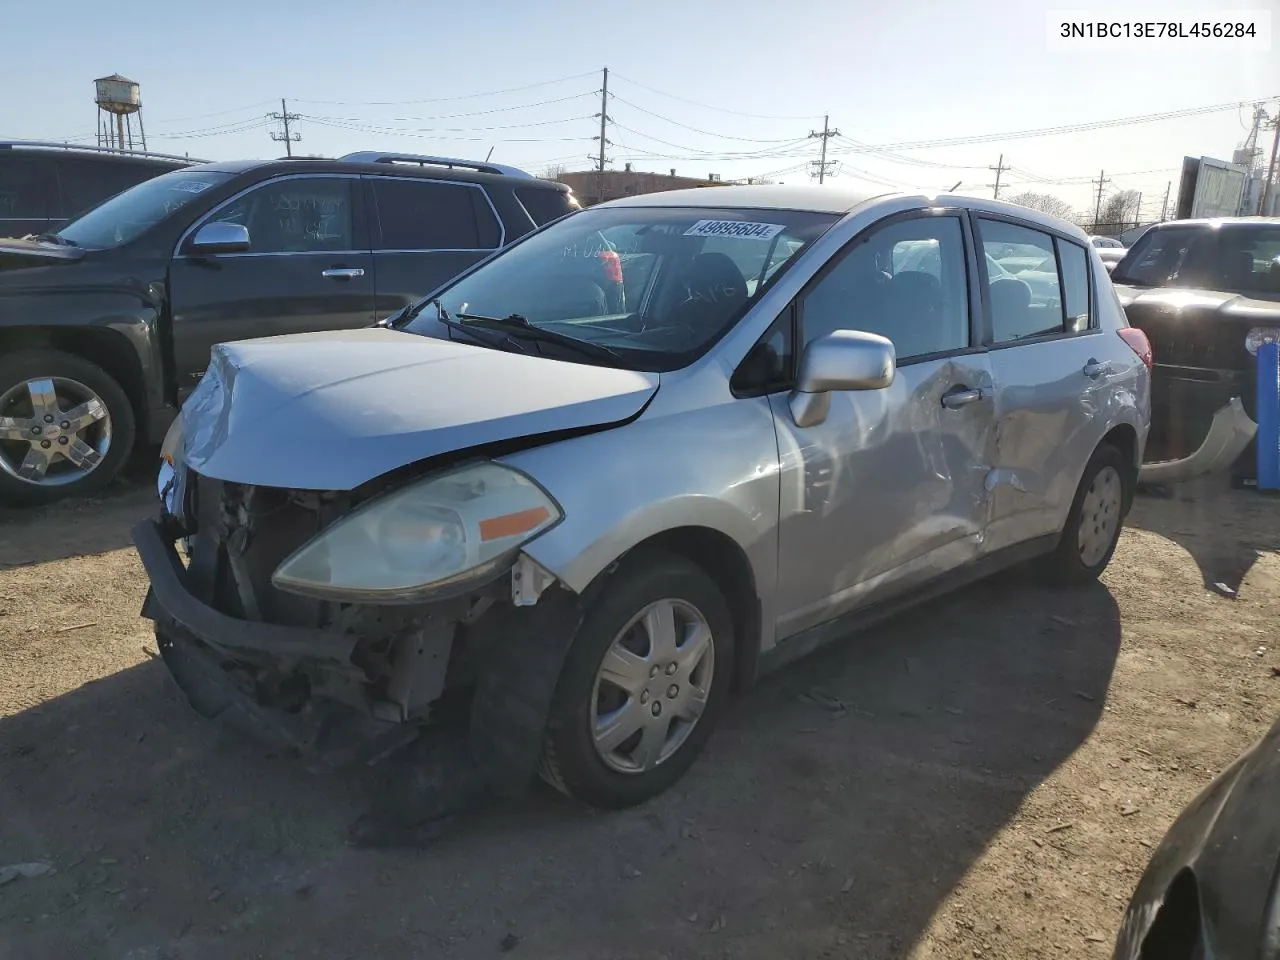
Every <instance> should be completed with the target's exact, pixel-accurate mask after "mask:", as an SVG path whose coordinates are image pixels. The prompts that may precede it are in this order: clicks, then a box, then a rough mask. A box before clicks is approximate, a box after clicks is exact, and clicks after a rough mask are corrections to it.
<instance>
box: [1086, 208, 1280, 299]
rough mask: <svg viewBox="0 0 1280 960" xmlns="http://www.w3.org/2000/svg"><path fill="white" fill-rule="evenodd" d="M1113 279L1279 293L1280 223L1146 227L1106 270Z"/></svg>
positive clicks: (1149, 284)
mask: <svg viewBox="0 0 1280 960" xmlns="http://www.w3.org/2000/svg"><path fill="white" fill-rule="evenodd" d="M1111 279H1112V280H1113V281H1115V282H1116V283H1128V284H1133V285H1134V286H1143V287H1199V288H1202V289H1209V290H1217V291H1221V292H1224V293H1241V294H1245V295H1248V296H1254V297H1256V296H1263V297H1267V298H1269V299H1270V298H1272V297H1277V296H1280V226H1274V225H1270V224H1265V225H1264V224H1258V225H1253V224H1250V225H1247V226H1229V227H1222V228H1219V229H1214V228H1213V227H1207V226H1187V227H1167V228H1165V229H1162V230H1149V231H1148V232H1147V233H1146V234H1144V235H1143V237H1142V239H1140V240H1139V241H1138V242H1137V243H1135V244H1134V245H1133V248H1132V249H1131V250H1130V251H1129V253H1128V255H1127V256H1126V257H1125V258H1124V260H1122V261H1121V262H1120V264H1119V265H1118V266H1117V267H1116V269H1115V270H1113V271H1112V273H1111Z"/></svg>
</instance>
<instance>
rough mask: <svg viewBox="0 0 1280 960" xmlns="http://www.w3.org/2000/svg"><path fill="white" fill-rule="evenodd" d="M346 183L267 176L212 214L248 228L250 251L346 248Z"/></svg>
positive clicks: (338, 179)
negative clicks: (259, 183)
mask: <svg viewBox="0 0 1280 960" xmlns="http://www.w3.org/2000/svg"><path fill="white" fill-rule="evenodd" d="M351 183H352V181H351V180H349V179H346V178H341V177H296V178H295V177H290V178H285V179H280V180H272V181H270V182H268V183H266V184H265V185H263V186H261V187H258V188H257V189H256V190H251V191H250V192H248V193H246V194H245V195H244V196H243V197H240V198H239V199H237V200H233V201H232V202H231V203H230V204H228V205H227V206H225V207H223V208H222V209H221V210H219V211H217V212H216V213H215V214H214V215H213V217H212V218H211V219H212V220H217V221H221V222H227V223H239V224H242V225H244V226H245V227H248V228H249V249H250V251H252V252H253V253H306V252H310V251H322V250H350V249H352V247H353V244H354V240H353V239H352V224H351V220H352V218H351Z"/></svg>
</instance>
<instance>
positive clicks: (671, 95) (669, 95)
mask: <svg viewBox="0 0 1280 960" xmlns="http://www.w3.org/2000/svg"><path fill="white" fill-rule="evenodd" d="M613 77H614V79H615V80H621V81H622V82H623V83H629V84H631V85H632V86H636V87H639V88H640V89H641V90H648V91H649V92H650V93H656V94H657V95H658V96H660V97H667V98H669V99H671V100H679V101H680V102H681V103H688V104H691V105H693V106H695V107H702V108H703V109H704V110H715V111H717V112H718V113H727V114H730V115H732V116H735V117H750V118H751V119H753V120H813V119H815V118H816V114H808V115H806V116H780V115H778V114H769V113H746V112H744V111H742V110H730V109H729V108H728V107H716V106H712V105H711V104H709V103H702V102H701V101H699V100H690V99H689V98H688V97H681V96H678V95H677V94H674V93H667V92H666V91H665V90H659V89H657V88H656V87H650V86H648V85H647V84H643V83H641V82H640V81H639V80H632V79H631V78H630V77H624V76H623V75H622V74H620V73H617V72H615V73H614V75H613Z"/></svg>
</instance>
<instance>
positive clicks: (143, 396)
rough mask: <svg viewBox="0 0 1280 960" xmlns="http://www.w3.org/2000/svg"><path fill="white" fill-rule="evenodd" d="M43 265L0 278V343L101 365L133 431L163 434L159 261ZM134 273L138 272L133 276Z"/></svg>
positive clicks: (92, 259)
mask: <svg viewBox="0 0 1280 960" xmlns="http://www.w3.org/2000/svg"><path fill="white" fill-rule="evenodd" d="M110 259H113V258H106V257H98V256H95V255H94V254H93V252H90V253H89V254H88V255H86V256H84V257H82V258H80V259H78V260H56V261H51V260H49V259H47V258H46V259H44V260H43V262H41V261H34V260H33V261H32V265H31V266H30V267H19V268H18V269H9V270H7V271H4V272H0V344H3V345H4V347H5V348H6V349H14V348H16V347H39V346H50V347H54V348H57V349H60V350H65V351H67V352H69V353H76V354H79V355H80V356H82V357H84V358H85V359H86V360H90V361H92V362H94V363H97V364H99V365H101V366H102V367H103V368H104V369H106V370H107V372H108V373H110V374H111V375H112V376H113V377H114V378H116V380H117V381H119V382H120V385H121V386H122V387H124V389H125V392H126V393H128V394H129V396H130V397H131V398H132V399H133V401H134V404H135V406H136V408H137V409H136V413H137V414H138V415H139V418H140V419H139V430H140V432H142V433H144V434H147V435H155V434H156V433H157V431H158V432H159V433H163V431H164V427H165V425H166V423H167V419H168V418H169V416H171V411H170V409H169V397H168V394H169V392H170V391H169V390H168V380H169V377H168V376H167V373H168V366H169V364H168V363H167V362H166V355H167V350H168V345H167V343H166V340H165V336H164V332H163V318H164V315H165V301H166V299H167V297H166V287H165V283H164V263H163V262H162V261H157V262H154V263H152V262H150V261H146V262H136V261H135V262H133V263H131V264H130V266H131V268H132V269H131V270H130V272H129V275H124V276H122V275H121V273H120V272H119V271H118V270H117V269H113V267H114V264H112V263H110ZM138 268H145V269H144V270H142V271H139V270H138Z"/></svg>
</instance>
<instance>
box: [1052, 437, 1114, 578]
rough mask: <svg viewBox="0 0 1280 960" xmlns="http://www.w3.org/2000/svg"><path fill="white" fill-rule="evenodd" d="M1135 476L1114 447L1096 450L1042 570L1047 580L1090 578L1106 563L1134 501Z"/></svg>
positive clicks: (1109, 446) (1112, 552) (1104, 567)
mask: <svg viewBox="0 0 1280 960" xmlns="http://www.w3.org/2000/svg"><path fill="white" fill-rule="evenodd" d="M1132 478H1133V465H1132V464H1131V463H1129V462H1128V460H1127V459H1126V458H1125V456H1124V454H1123V453H1121V452H1120V451H1119V450H1117V449H1116V448H1115V447H1113V446H1111V445H1110V444H1103V445H1102V446H1100V447H1098V449H1097V450H1095V451H1094V452H1093V456H1092V457H1090V458H1089V462H1088V464H1087V465H1086V466H1085V468H1084V475H1083V476H1082V477H1081V478H1080V486H1079V487H1078V488H1077V489H1076V495H1075V499H1074V500H1073V501H1072V502H1071V512H1070V513H1068V514H1067V522H1066V525H1065V526H1064V527H1063V529H1062V537H1061V539H1060V540H1059V541H1058V546H1057V549H1055V550H1054V552H1053V553H1051V554H1049V555H1048V556H1047V557H1045V558H1044V560H1043V561H1042V563H1041V567H1040V570H1041V573H1042V575H1043V576H1044V578H1045V579H1046V580H1047V581H1048V582H1049V583H1052V584H1056V585H1062V586H1070V585H1073V584H1080V583H1087V582H1088V581H1090V580H1096V579H1097V578H1098V577H1099V576H1100V575H1101V573H1102V571H1103V570H1105V569H1106V568H1107V564H1108V563H1110V562H1111V556H1112V554H1114V553H1115V552H1116V544H1118V543H1119V542H1120V529H1121V526H1122V525H1123V523H1124V514H1125V510H1126V509H1127V507H1128V505H1129V503H1130V502H1131V501H1132V492H1133V491H1132V490H1131V489H1130V487H1131V485H1132V483H1133V479H1132Z"/></svg>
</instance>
